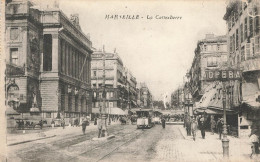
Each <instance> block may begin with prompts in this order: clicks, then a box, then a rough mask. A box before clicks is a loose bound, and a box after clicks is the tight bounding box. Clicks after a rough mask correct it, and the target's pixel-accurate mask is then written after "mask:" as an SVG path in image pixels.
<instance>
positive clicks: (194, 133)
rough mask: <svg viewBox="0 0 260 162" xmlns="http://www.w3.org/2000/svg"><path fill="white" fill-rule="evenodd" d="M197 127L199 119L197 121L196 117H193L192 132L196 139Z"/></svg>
mask: <svg viewBox="0 0 260 162" xmlns="http://www.w3.org/2000/svg"><path fill="white" fill-rule="evenodd" d="M197 127H198V124H197V121H196V119H195V117H193V119H192V122H191V132H192V136H193V140H194V141H195V139H196V131H197Z"/></svg>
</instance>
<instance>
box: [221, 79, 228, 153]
mask: <svg viewBox="0 0 260 162" xmlns="http://www.w3.org/2000/svg"><path fill="white" fill-rule="evenodd" d="M222 85H223V87H222V91H223V97H222V102H223V119H224V125H223V139H222V147H223V157H224V158H228V157H229V139H227V114H226V83H225V82H222Z"/></svg>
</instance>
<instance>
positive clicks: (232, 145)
mask: <svg viewBox="0 0 260 162" xmlns="http://www.w3.org/2000/svg"><path fill="white" fill-rule="evenodd" d="M178 129H179V131H180V132H181V134H182V135H183V137H184V138H185V140H186V141H187V143H188V145H186V146H185V147H186V149H187V146H188V148H189V150H190V152H192V157H190V159H196V160H197V159H200V160H201V161H212V160H213V161H224V159H223V148H222V141H221V140H219V134H216V133H215V134H214V135H212V134H211V132H206V136H205V139H202V137H201V132H200V130H198V131H197V135H196V140H195V141H193V138H192V136H187V132H186V129H185V128H184V127H183V126H180V127H179V128H178ZM228 139H229V161H236V162H239V161H260V159H257V157H256V158H254V159H250V157H249V156H250V154H251V145H250V144H251V143H250V141H249V139H240V138H236V137H232V136H228ZM180 147H181V146H180ZM183 147H184V146H183ZM188 156H189V155H188ZM196 160H195V161H196Z"/></svg>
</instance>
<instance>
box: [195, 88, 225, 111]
mask: <svg viewBox="0 0 260 162" xmlns="http://www.w3.org/2000/svg"><path fill="white" fill-rule="evenodd" d="M219 88H220V86H215V87H213V85H211V86H210V87H208V88H207V89H206V90H205V93H204V95H203V96H202V98H201V99H200V101H199V102H198V103H196V107H194V109H198V108H200V109H206V108H207V107H209V106H213V105H214V106H215V107H218V106H220V105H218V106H216V104H217V103H218V102H219V101H218V100H220V96H219V95H221V94H220V93H218V90H219ZM212 104H213V105H212Z"/></svg>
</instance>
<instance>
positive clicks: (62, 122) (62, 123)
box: [61, 118, 65, 129]
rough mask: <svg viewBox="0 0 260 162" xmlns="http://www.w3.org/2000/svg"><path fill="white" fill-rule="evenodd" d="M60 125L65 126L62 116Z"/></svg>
mask: <svg viewBox="0 0 260 162" xmlns="http://www.w3.org/2000/svg"><path fill="white" fill-rule="evenodd" d="M61 125H62V127H63V129H64V128H65V119H64V118H63V119H61Z"/></svg>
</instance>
